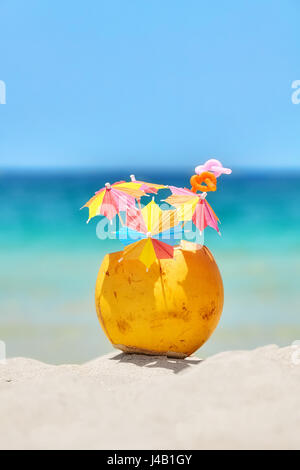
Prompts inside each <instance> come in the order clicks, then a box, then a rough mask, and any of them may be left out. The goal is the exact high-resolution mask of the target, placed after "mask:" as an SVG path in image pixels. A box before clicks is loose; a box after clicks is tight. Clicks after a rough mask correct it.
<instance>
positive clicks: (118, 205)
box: [83, 181, 145, 222]
mask: <svg viewBox="0 0 300 470" xmlns="http://www.w3.org/2000/svg"><path fill="white" fill-rule="evenodd" d="M144 195H145V192H144V191H142V190H141V189H138V188H134V187H132V186H131V183H126V182H125V181H119V182H118V183H114V184H112V185H110V184H109V183H106V185H105V187H104V188H102V189H100V190H99V191H97V192H96V193H95V195H94V196H93V197H92V198H91V199H90V200H89V201H88V202H87V203H86V204H85V205H84V206H83V207H88V208H89V219H88V222H89V221H90V220H91V219H92V218H93V217H96V216H97V215H103V216H105V217H107V218H108V219H109V220H112V219H113V218H114V217H115V216H116V215H117V214H119V215H120V212H121V211H127V210H129V209H132V210H134V209H135V200H136V199H140V198H141V197H142V196H144Z"/></svg>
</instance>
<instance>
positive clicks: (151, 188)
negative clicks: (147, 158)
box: [129, 175, 166, 194]
mask: <svg viewBox="0 0 300 470" xmlns="http://www.w3.org/2000/svg"><path fill="white" fill-rule="evenodd" d="M130 179H131V181H130V182H129V184H130V185H131V186H132V187H136V188H137V189H141V190H142V191H145V193H152V194H157V192H158V190H159V189H164V188H166V186H165V185H163V184H156V183H147V182H146V181H137V180H136V178H135V175H130Z"/></svg>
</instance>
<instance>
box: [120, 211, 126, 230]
mask: <svg viewBox="0 0 300 470" xmlns="http://www.w3.org/2000/svg"><path fill="white" fill-rule="evenodd" d="M119 217H120V222H121V225H122V227H124V225H125V224H124V222H123V219H122V217H121V212H119Z"/></svg>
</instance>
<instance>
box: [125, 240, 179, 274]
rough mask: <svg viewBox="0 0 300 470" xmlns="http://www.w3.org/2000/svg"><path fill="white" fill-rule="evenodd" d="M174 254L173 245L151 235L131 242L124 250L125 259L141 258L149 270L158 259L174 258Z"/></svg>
mask: <svg viewBox="0 0 300 470" xmlns="http://www.w3.org/2000/svg"><path fill="white" fill-rule="evenodd" d="M173 256H174V248H173V246H170V245H168V244H167V243H164V242H162V241H160V240H156V239H155V238H152V237H150V236H149V237H147V238H144V239H142V240H138V241H137V242H135V243H131V244H130V245H128V246H127V247H126V248H124V251H123V258H124V259H139V260H140V261H141V262H142V263H143V264H144V265H145V266H146V268H147V270H148V269H149V268H150V266H151V265H152V264H153V263H154V262H155V261H156V260H160V259H168V258H173Z"/></svg>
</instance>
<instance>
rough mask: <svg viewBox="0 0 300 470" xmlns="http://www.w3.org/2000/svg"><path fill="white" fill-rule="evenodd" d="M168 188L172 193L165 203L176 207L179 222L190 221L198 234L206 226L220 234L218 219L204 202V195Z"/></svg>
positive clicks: (173, 187)
mask: <svg viewBox="0 0 300 470" xmlns="http://www.w3.org/2000/svg"><path fill="white" fill-rule="evenodd" d="M169 188H170V190H171V191H172V196H169V197H168V198H167V199H166V202H167V203H168V204H171V205H172V206H174V207H176V209H177V217H178V220H179V221H182V222H187V221H188V220H192V221H193V223H194V224H195V225H196V227H197V228H198V229H199V230H200V232H203V230H204V229H205V228H206V227H207V226H209V227H212V228H214V229H215V230H216V231H217V232H218V233H219V232H220V231H219V227H218V222H219V219H218V217H217V216H216V214H215V213H214V211H213V209H212V208H211V206H210V205H209V203H208V202H207V201H206V199H205V198H206V193H202V194H197V193H194V192H192V191H190V190H189V189H186V188H177V187H175V186H169Z"/></svg>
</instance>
